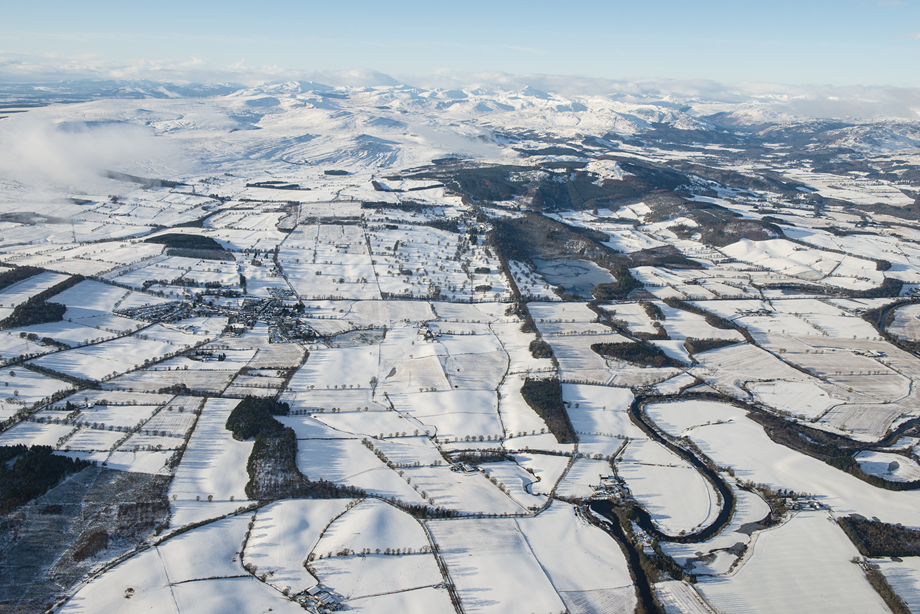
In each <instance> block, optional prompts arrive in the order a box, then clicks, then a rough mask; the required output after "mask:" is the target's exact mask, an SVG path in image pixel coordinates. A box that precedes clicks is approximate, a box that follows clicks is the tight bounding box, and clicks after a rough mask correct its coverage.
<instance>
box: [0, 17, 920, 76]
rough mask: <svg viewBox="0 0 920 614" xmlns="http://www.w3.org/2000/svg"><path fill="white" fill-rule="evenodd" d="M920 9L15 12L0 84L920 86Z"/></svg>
mask: <svg viewBox="0 0 920 614" xmlns="http://www.w3.org/2000/svg"><path fill="white" fill-rule="evenodd" d="M918 66H920V0H872V1H854V0H835V1H827V0H798V1H788V0H772V1H771V2H763V1H752V0H734V1H724V0H698V1H695V2H688V1H686V0H682V1H675V0H646V1H645V2H637V1H636V0H630V1H628V2H626V1H620V0H601V1H597V0H582V1H581V2H578V3H572V4H567V3H562V2H558V1H556V2H548V1H544V0H528V1H518V0H498V1H496V0H491V1H483V0H467V1H464V2H449V3H448V2H431V1H426V2H417V1H405V0H403V1H400V0H392V1H390V2H381V1H379V0H376V1H372V2H371V1H364V0H358V1H347V0H342V1H340V2H332V1H329V0H324V1H323V2H315V1H313V0H300V1H297V0H291V1H279V0H267V1H262V2H252V1H248V2H241V1H239V0H222V1H221V2H202V1H192V2H190V1H188V0H184V1H181V2H180V1H177V0H158V1H157V2H144V3H139V2H132V1H130V0H119V1H117V2H115V1H111V0H105V1H94V0H86V1H84V2H73V0H67V1H63V0H47V1H44V2H10V3H6V6H4V8H3V9H2V20H0V80H14V79H15V80H41V79H60V78H81V77H89V78H125V79H134V78H148V79H162V80H174V81H183V80H184V81H196V82H208V81H236V82H243V81H253V80H258V79H274V80H279V79H287V78H299V77H301V76H302V75H309V74H314V73H316V72H317V71H348V70H355V69H363V70H373V71H379V72H380V73H384V74H386V75H392V76H393V77H394V78H395V79H396V80H399V81H402V82H410V81H411V78H412V76H418V75H442V76H443V75H457V74H468V73H482V72H486V71H498V72H503V73H510V74H543V75H572V76H578V77H590V78H602V79H625V80H629V79H674V80H700V79H702V80H712V81H717V82H720V83H749V82H763V83H782V84H790V85H831V86H855V85H861V86H895V87H905V88H918V87H920V70H918V69H917V67H918Z"/></svg>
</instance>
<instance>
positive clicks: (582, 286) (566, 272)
mask: <svg viewBox="0 0 920 614" xmlns="http://www.w3.org/2000/svg"><path fill="white" fill-rule="evenodd" d="M533 263H534V264H535V265H536V266H537V270H538V271H539V272H540V274H541V275H543V277H545V278H546V281H547V282H549V284H550V285H552V286H562V287H563V288H565V291H566V292H571V293H572V294H576V295H578V296H580V297H582V298H584V299H587V300H591V298H592V297H591V291H592V290H594V286H596V285H597V284H607V283H613V282H615V281H616V279H615V278H614V276H613V275H611V274H610V271H608V270H607V269H604V268H601V267H599V266H597V265H596V264H594V263H593V262H591V261H589V260H578V259H577V258H555V259H553V260H542V259H540V258H534V259H533Z"/></svg>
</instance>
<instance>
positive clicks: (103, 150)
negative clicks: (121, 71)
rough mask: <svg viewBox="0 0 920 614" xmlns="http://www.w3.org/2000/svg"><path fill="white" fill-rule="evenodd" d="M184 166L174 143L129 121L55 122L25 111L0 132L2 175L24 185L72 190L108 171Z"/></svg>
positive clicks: (132, 170)
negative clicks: (98, 122) (138, 167)
mask: <svg viewBox="0 0 920 614" xmlns="http://www.w3.org/2000/svg"><path fill="white" fill-rule="evenodd" d="M135 163H142V164H143V166H144V167H146V168H150V167H151V166H159V167H162V166H163V165H166V166H169V167H173V168H174V167H175V166H176V165H179V166H181V165H182V156H181V154H180V152H179V151H178V150H176V149H175V146H174V145H173V144H171V143H168V142H166V141H164V140H161V139H157V138H155V137H154V136H153V135H152V134H151V133H150V131H149V130H146V129H144V128H142V127H140V126H135V125H132V124H127V123H106V124H95V125H94V124H89V125H88V124H85V123H60V124H54V123H51V122H48V121H45V120H42V119H37V118H33V117H30V116H29V114H26V115H24V116H22V117H17V118H16V121H15V122H9V121H8V122H6V123H5V124H4V125H3V129H2V130H0V178H3V179H7V180H10V181H14V182H16V183H18V184H20V185H23V186H36V187H39V186H48V185H49V184H51V185H56V186H60V187H66V188H70V189H79V188H80V187H81V186H84V185H88V184H94V183H98V177H99V176H100V175H101V174H102V173H103V172H104V171H107V170H115V171H122V172H134V173H136V172H137V170H136V167H135Z"/></svg>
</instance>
